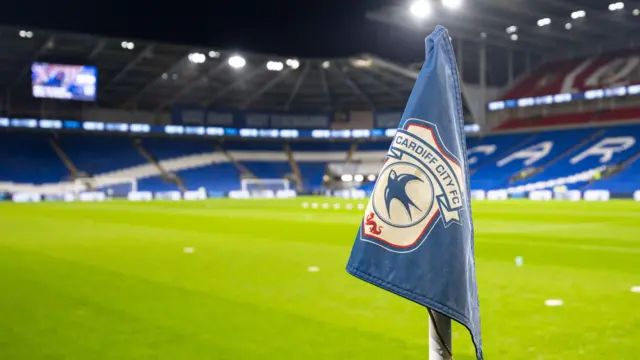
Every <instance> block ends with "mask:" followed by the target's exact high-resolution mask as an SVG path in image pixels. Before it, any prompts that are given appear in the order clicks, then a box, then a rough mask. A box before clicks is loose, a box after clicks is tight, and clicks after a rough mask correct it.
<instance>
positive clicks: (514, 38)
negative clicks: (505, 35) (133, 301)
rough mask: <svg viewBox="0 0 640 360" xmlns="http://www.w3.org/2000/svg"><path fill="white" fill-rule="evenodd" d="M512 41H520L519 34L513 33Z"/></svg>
mask: <svg viewBox="0 0 640 360" xmlns="http://www.w3.org/2000/svg"><path fill="white" fill-rule="evenodd" d="M510 38H511V41H518V34H511V36H510Z"/></svg>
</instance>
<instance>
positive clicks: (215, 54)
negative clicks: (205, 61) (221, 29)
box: [209, 50, 220, 59]
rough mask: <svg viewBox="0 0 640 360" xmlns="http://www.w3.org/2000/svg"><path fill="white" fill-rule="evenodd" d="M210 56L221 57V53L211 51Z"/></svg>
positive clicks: (213, 57)
mask: <svg viewBox="0 0 640 360" xmlns="http://www.w3.org/2000/svg"><path fill="white" fill-rule="evenodd" d="M209 57H210V58H212V59H217V58H219V57H220V53H219V52H217V51H213V50H212V51H209Z"/></svg>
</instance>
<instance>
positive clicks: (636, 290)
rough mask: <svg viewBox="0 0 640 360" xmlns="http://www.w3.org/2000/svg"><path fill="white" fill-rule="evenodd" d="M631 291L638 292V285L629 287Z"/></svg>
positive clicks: (639, 288) (639, 291)
mask: <svg viewBox="0 0 640 360" xmlns="http://www.w3.org/2000/svg"><path fill="white" fill-rule="evenodd" d="M631 292H634V293H640V286H633V287H632V288H631Z"/></svg>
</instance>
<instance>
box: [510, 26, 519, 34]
mask: <svg viewBox="0 0 640 360" xmlns="http://www.w3.org/2000/svg"><path fill="white" fill-rule="evenodd" d="M516 31H518V27H517V26H515V25H512V26H509V27H508V28H507V34H513V33H515V32H516Z"/></svg>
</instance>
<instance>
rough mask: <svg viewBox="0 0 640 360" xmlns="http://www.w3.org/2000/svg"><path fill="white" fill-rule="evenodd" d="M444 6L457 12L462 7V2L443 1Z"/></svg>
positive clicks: (454, 0) (457, 0) (460, 0)
mask: <svg viewBox="0 0 640 360" xmlns="http://www.w3.org/2000/svg"><path fill="white" fill-rule="evenodd" d="M442 6H444V7H446V8H447V9H450V10H457V9H459V8H460V6H462V0H442Z"/></svg>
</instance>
